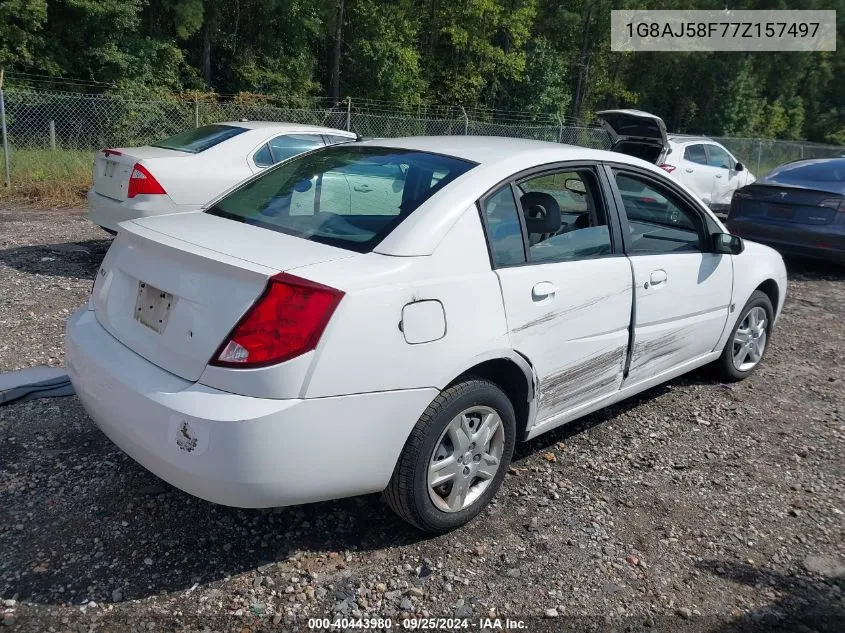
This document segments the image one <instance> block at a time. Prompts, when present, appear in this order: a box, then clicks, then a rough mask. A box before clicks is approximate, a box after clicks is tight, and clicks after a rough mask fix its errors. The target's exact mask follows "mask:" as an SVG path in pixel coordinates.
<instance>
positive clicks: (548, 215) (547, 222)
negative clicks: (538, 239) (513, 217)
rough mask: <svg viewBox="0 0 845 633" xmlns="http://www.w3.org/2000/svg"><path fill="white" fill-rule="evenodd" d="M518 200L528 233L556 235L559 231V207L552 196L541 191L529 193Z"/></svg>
mask: <svg viewBox="0 0 845 633" xmlns="http://www.w3.org/2000/svg"><path fill="white" fill-rule="evenodd" d="M519 200H520V202H521V203H522V212H523V213H524V214H525V228H526V229H527V230H528V232H529V233H557V232H558V231H559V230H560V224H561V219H560V205H559V204H558V203H557V200H555V199H554V196H552V195H551V194H548V193H543V192H542V191H529V192H528V193H526V194H523V196H522V197H521V198H520V199H519Z"/></svg>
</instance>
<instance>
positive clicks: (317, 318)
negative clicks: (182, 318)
mask: <svg viewBox="0 0 845 633" xmlns="http://www.w3.org/2000/svg"><path fill="white" fill-rule="evenodd" d="M343 294H344V293H343V292H341V291H340V290H336V289H335V288H330V287H329V286H324V285H322V284H318V283H315V282H313V281H308V280H307V279H301V278H299V277H295V276H293V275H289V274H287V273H281V274H279V275H276V276H275V277H271V278H270V281H269V282H268V283H267V288H266V289H265V290H264V293H263V294H262V295H261V297H259V299H258V301H256V302H255V304H254V305H253V306H252V307H251V308H250V309H249V310H248V311H247V313H246V314H245V315H244V316H243V318H241V320H240V321H239V322H238V324H237V325H236V326H235V328H234V330H232V333H231V334H229V337H228V338H227V339H226V340H225V341H224V342H223V345H221V346H220V349H219V350H218V352H217V354H216V355H215V357H214V360H212V361H211V364H212V365H217V366H219V367H241V368H246V367H264V366H266V365H275V364H277V363H282V362H284V361H286V360H290V359H291V358H296V357H297V356H300V355H302V354H304V353H305V352H310V351H311V350H313V349H314V348H315V347H317V343H318V342H319V341H320V337H321V336H322V335H323V330H325V328H326V325H328V322H329V319H331V317H332V314H333V313H334V311H335V308H337V305H338V303H340V300H341V299H342V298H343Z"/></svg>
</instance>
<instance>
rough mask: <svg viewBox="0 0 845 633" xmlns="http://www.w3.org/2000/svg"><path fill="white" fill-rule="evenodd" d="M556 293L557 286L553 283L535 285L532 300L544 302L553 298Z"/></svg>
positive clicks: (543, 282)
mask: <svg viewBox="0 0 845 633" xmlns="http://www.w3.org/2000/svg"><path fill="white" fill-rule="evenodd" d="M556 292H557V286H555V285H554V284H553V283H552V282H550V281H541V282H540V283H537V284H534V287H533V288H532V289H531V298H532V299H533V300H534V301H543V300H544V299H548V298H550V297H553V296H554V294H555V293H556Z"/></svg>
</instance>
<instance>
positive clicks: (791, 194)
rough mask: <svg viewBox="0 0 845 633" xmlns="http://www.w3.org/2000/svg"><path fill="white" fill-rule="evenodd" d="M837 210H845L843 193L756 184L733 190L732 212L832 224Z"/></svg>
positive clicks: (765, 217) (782, 220)
mask: <svg viewBox="0 0 845 633" xmlns="http://www.w3.org/2000/svg"><path fill="white" fill-rule="evenodd" d="M838 209H843V210H845V200H843V196H842V195H841V194H836V193H831V192H826V191H816V190H813V189H803V188H801V187H783V186H774V185H766V184H753V185H748V186H746V187H743V188H742V189H738V190H737V191H736V193H734V197H733V199H732V201H731V212H730V215H731V216H732V217H738V216H743V217H753V218H756V219H759V220H763V221H773V222H790V223H794V224H810V225H817V226H818V225H824V224H830V223H831V222H832V221H833V219H834V218H835V217H836V213H837V210H838Z"/></svg>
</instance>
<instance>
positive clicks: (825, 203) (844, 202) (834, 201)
mask: <svg viewBox="0 0 845 633" xmlns="http://www.w3.org/2000/svg"><path fill="white" fill-rule="evenodd" d="M819 206H820V207H827V208H828V209H833V210H834V211H845V198H827V199H826V200H822V201H821V202H819Z"/></svg>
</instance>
